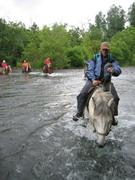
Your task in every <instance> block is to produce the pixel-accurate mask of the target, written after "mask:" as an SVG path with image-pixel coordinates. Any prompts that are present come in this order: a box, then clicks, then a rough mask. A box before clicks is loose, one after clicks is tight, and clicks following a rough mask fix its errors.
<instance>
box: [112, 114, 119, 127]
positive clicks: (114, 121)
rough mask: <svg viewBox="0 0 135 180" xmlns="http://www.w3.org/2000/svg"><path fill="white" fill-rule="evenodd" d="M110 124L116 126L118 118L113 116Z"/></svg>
mask: <svg viewBox="0 0 135 180" xmlns="http://www.w3.org/2000/svg"><path fill="white" fill-rule="evenodd" d="M112 125H113V126H117V125H118V120H117V119H116V118H115V117H114V116H113V120H112Z"/></svg>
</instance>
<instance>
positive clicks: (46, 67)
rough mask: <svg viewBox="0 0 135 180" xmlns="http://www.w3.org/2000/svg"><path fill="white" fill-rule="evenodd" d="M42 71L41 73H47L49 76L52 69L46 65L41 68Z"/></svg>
mask: <svg viewBox="0 0 135 180" xmlns="http://www.w3.org/2000/svg"><path fill="white" fill-rule="evenodd" d="M42 70H43V73H46V74H47V73H49V74H51V73H53V68H52V67H51V66H50V67H48V66H47V65H45V66H44V67H43V68H42Z"/></svg>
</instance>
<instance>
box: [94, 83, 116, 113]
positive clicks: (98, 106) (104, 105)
mask: <svg viewBox="0 0 135 180" xmlns="http://www.w3.org/2000/svg"><path fill="white" fill-rule="evenodd" d="M92 97H93V98H94V104H95V111H94V112H95V114H96V115H100V114H103V115H108V114H109V112H110V111H108V109H109V108H110V107H109V106H108V102H109V101H110V100H111V99H112V98H113V96H112V94H111V92H110V91H106V90H105V89H104V86H100V87H98V88H97V89H96V90H95V92H94V93H93V95H92ZM94 104H93V105H94ZM114 108H115V103H113V104H112V108H111V110H112V113H114Z"/></svg>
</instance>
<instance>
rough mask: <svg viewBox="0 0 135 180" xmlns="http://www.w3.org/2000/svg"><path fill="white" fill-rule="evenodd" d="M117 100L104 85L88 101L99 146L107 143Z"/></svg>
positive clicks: (90, 118)
mask: <svg viewBox="0 0 135 180" xmlns="http://www.w3.org/2000/svg"><path fill="white" fill-rule="evenodd" d="M114 108H115V102H114V99H113V96H112V94H111V92H110V91H106V89H105V87H104V86H103V85H100V86H98V87H97V88H96V89H95V91H94V93H93V94H92V96H91V98H90V100H89V102H88V114H89V121H90V122H91V123H92V124H93V127H94V132H96V133H97V143H98V146H99V147H103V146H104V145H105V137H106V136H107V135H108V134H109V132H110V130H111V126H112V120H113V115H114Z"/></svg>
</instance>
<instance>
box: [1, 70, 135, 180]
mask: <svg viewBox="0 0 135 180" xmlns="http://www.w3.org/2000/svg"><path fill="white" fill-rule="evenodd" d="M122 70H123V74H122V75H121V76H119V77H118V78H114V79H113V82H114V84H115V86H116V89H117V91H118V93H119V95H120V99H121V101H120V105H119V116H118V119H119V125H118V126H117V127H113V128H112V131H111V133H110V134H109V136H108V137H107V142H106V145H105V147H104V148H98V147H97V144H96V134H95V133H93V129H92V127H91V125H90V124H88V123H87V122H85V124H84V122H82V121H78V122H74V121H72V115H73V114H74V113H75V111H76V96H77V94H78V93H79V92H80V90H81V87H82V86H83V85H84V83H85V82H84V79H83V70H79V71H78V70H77V69H76V70H61V71H57V72H55V73H53V74H51V75H47V76H46V75H44V74H43V73H41V72H32V73H30V74H27V75H23V74H21V73H20V72H18V71H16V72H13V73H11V74H10V75H9V76H3V77H1V76H0V84H1V91H0V117H1V118H0V140H1V143H0V179H1V180H13V179H14V180H18V179H19V180H24V179H32V180H34V179H35V180H37V179H40V180H46V179H47V180H56V179H58V180H65V179H67V180H89V179H92V180H93V179H95V180H97V179H99V180H101V179H103V180H108V179H113V180H115V179H121V180H123V179H125V180H127V179H128V180H130V179H134V177H135V151H134V146H135V134H134V132H135V123H134V118H135V112H134V107H135V102H134V101H133V99H134V98H135V95H134V94H133V92H134V89H135V81H132V82H131V80H130V79H131V76H132V78H133V79H135V71H134V68H133V67H129V68H123V69H122ZM125 74H126V75H125ZM127 86H129V87H130V88H128V89H127Z"/></svg>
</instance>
